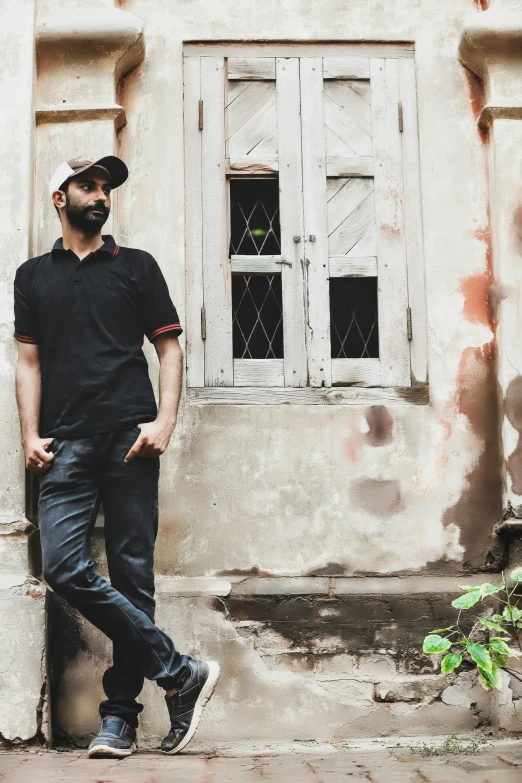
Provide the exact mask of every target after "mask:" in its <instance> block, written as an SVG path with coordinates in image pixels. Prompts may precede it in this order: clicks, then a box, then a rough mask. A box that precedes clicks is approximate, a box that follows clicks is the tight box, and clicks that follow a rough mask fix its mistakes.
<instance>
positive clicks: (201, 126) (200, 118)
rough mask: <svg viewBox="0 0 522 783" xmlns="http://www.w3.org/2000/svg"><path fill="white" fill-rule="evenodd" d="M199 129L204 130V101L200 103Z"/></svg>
mask: <svg viewBox="0 0 522 783" xmlns="http://www.w3.org/2000/svg"><path fill="white" fill-rule="evenodd" d="M198 128H199V130H203V101H198Z"/></svg>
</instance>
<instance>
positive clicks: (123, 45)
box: [0, 0, 144, 747]
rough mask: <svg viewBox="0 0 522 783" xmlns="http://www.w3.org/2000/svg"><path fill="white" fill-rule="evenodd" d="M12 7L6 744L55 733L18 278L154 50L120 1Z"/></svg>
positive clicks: (1, 427)
mask: <svg viewBox="0 0 522 783" xmlns="http://www.w3.org/2000/svg"><path fill="white" fill-rule="evenodd" d="M0 12H1V17H2V26H1V29H0V38H1V46H2V51H3V54H4V61H5V63H8V66H6V67H5V68H4V72H3V74H2V80H1V81H0V103H1V105H2V112H3V116H2V119H3V127H4V129H5V133H4V135H3V144H2V148H1V149H0V162H1V164H2V166H1V169H2V177H1V178H0V190H1V191H2V199H1V200H2V210H1V211H0V236H1V240H2V260H1V262H0V263H1V264H2V266H3V274H2V275H1V278H0V280H1V286H2V304H3V307H2V316H3V317H2V321H1V327H0V340H1V343H2V351H1V352H0V368H1V373H2V376H3V378H2V383H0V410H1V411H2V416H1V417H0V440H1V442H2V449H1V451H0V470H1V475H2V489H1V491H0V628H1V634H0V637H1V638H0V704H1V705H2V709H1V713H0V747H3V746H9V745H10V744H19V743H26V742H32V743H42V742H45V741H49V740H50V731H49V723H50V720H49V711H48V688H47V677H46V636H45V635H46V622H45V599H46V590H45V587H44V585H43V584H41V583H40V582H39V581H38V580H37V579H36V578H35V577H34V575H33V573H34V569H33V568H32V564H31V562H30V553H29V537H30V536H31V535H33V534H34V531H35V529H34V526H33V525H32V524H31V523H30V522H29V521H28V520H27V519H26V518H25V516H24V512H25V471H24V460H23V450H22V446H21V442H20V431H19V422H18V415H17V409H16V400H15V388H14V376H15V367H16V345H15V341H14V339H13V292H12V287H13V279H14V275H15V272H16V269H17V267H18V266H19V265H20V264H21V263H23V262H24V261H25V260H26V259H27V258H29V257H31V256H34V255H38V254H39V253H42V252H45V251H46V250H48V249H49V247H50V244H51V243H52V241H53V240H54V239H55V238H56V236H58V235H59V234H60V226H59V222H58V221H57V218H56V215H55V213H54V210H53V208H52V204H51V200H50V198H49V193H48V189H47V183H48V181H49V177H50V175H51V173H52V171H53V170H54V168H55V167H56V165H57V164H58V163H59V162H60V161H62V160H66V159H67V158H70V157H73V156H75V155H78V154H85V155H93V156H97V155H99V156H100V157H101V156H102V155H106V154H108V153H111V152H114V151H115V150H116V130H117V129H118V127H120V126H121V125H122V124H123V123H124V122H125V112H124V109H123V107H121V106H118V105H117V103H116V89H117V83H118V80H119V79H120V78H121V76H123V75H124V74H125V73H126V72H127V71H129V70H130V69H131V68H133V67H134V66H135V65H137V64H138V63H139V62H141V60H142V59H143V56H144V46H143V32H142V24H141V21H140V20H139V19H138V18H137V17H135V16H133V15H132V14H129V13H127V12H125V11H121V10H120V9H118V8H115V7H114V3H113V0H93V1H92V3H91V5H90V6H88V5H87V3H84V4H83V5H82V7H81V8H79V7H77V5H76V4H75V3H74V2H71V3H69V2H68V0H61V2H59V3H58V2H57V3H56V11H54V10H47V11H45V12H41V13H40V14H39V15H38V16H36V0H18V1H17V2H16V3H12V2H11V0H0ZM35 19H36V25H35ZM35 28H36V29H35ZM35 42H36V46H35ZM35 49H36V58H37V65H38V69H37V70H38V79H37V80H36V77H35V74H36V68H35ZM35 128H36V133H35ZM33 172H36V177H35V178H34V174H33ZM113 211H114V207H113ZM108 230H109V231H110V230H112V226H110V225H109V226H108ZM37 571H38V569H36V572H37Z"/></svg>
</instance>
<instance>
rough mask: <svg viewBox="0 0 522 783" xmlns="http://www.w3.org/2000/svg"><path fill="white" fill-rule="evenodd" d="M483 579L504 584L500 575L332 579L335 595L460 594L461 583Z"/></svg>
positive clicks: (479, 582)
mask: <svg viewBox="0 0 522 783" xmlns="http://www.w3.org/2000/svg"><path fill="white" fill-rule="evenodd" d="M483 582H491V583H493V584H497V583H498V584H500V583H501V577H500V575H499V574H478V575H473V576H405V577H402V576H390V577H382V578H381V577H373V576H372V577H355V578H353V579H350V578H349V577H348V578H345V577H341V578H339V579H332V580H331V587H332V589H333V592H334V594H335V595H383V594H385V595H406V594H409V595H417V594H419V593H434V594H437V593H457V594H459V593H460V592H461V590H460V585H471V586H474V585H480V584H482V583H483Z"/></svg>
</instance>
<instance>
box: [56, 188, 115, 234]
mask: <svg viewBox="0 0 522 783" xmlns="http://www.w3.org/2000/svg"><path fill="white" fill-rule="evenodd" d="M94 209H96V210H99V212H101V213H102V214H98V213H97V212H93V210H94ZM110 212H111V210H110V208H109V207H106V206H105V205H104V204H96V205H94V204H90V205H89V206H88V207H80V206H79V205H78V204H75V203H74V202H73V201H70V200H69V196H68V195H67V194H66V198H65V214H66V215H67V218H68V220H69V223H70V224H71V226H74V227H75V228H77V229H79V230H80V231H83V232H84V233H85V234H97V233H98V232H99V230H100V229H101V227H102V226H103V224H104V223H106V222H107V218H108V217H109V215H110Z"/></svg>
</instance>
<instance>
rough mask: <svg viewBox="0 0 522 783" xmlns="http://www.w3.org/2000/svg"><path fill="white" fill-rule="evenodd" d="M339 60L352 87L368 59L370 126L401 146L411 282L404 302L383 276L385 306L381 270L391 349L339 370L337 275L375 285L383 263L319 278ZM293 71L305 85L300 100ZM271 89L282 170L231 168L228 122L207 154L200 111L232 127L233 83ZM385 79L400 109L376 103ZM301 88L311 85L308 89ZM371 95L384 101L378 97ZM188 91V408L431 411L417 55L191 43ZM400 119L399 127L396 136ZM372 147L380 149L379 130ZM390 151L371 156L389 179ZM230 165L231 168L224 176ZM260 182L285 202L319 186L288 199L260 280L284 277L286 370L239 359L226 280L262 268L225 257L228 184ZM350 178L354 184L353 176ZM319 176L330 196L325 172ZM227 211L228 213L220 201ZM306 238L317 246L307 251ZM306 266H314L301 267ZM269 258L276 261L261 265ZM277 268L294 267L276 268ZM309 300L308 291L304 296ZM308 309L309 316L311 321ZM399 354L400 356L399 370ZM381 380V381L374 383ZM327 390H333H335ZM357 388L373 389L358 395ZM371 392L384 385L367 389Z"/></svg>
mask: <svg viewBox="0 0 522 783" xmlns="http://www.w3.org/2000/svg"><path fill="white" fill-rule="evenodd" d="M226 58H228V76H227V73H226V70H225V68H226ZM288 58H289V59H288ZM345 58H353V59H351V63H348V64H350V65H351V66H353V67H352V68H351V69H349V73H348V75H349V76H350V75H351V77H352V78H353V73H352V72H353V70H354V68H355V70H357V58H362V59H361V60H360V61H359V64H360V65H361V68H362V71H361V73H362V74H363V75H362V76H360V77H358V78H364V67H365V66H364V62H365V61H366V62H368V58H370V59H369V63H370V69H371V77H372V78H371V81H370V84H371V86H372V119H373V122H374V123H375V122H376V114H377V115H378V116H377V122H378V123H380V127H381V133H382V134H389V133H390V132H393V134H394V139H393V144H394V145H395V147H394V149H395V159H396V162H398V163H399V164H400V168H402V172H401V174H402V176H401V181H400V185H401V187H402V190H403V194H402V198H401V203H403V204H404V211H405V213H406V216H407V217H406V219H405V220H403V226H404V236H403V239H402V241H403V243H404V251H403V256H402V263H403V264H405V273H404V276H403V277H404V284H403V286H402V290H400V291H398V292H397V287H396V285H395V280H394V275H396V271H395V270H394V268H393V264H392V268H391V269H388V270H387V271H388V281H390V280H391V281H392V283H393V286H392V288H393V295H392V296H391V297H390V290H387V291H386V300H384V299H383V290H385V289H386V288H387V286H386V279H385V278H386V275H385V271H386V270H384V269H383V270H382V271H381V270H379V334H380V335H381V332H382V333H383V341H382V342H381V346H380V353H381V356H380V358H379V359H376V360H368V359H362V360H357V359H333V360H332V359H331V356H330V353H331V351H330V335H329V327H330V323H329V322H330V313H329V309H328V308H329V305H328V301H329V298H328V288H329V281H330V277H344V276H352V275H354V274H356V275H357V276H359V275H361V274H362V275H363V276H366V275H368V276H372V274H373V275H374V274H375V258H373V259H372V258H368V259H354V260H350V259H349V258H348V259H347V258H345V257H339V258H337V257H336V258H330V259H329V268H326V269H325V270H323V269H322V268H321V267H323V266H324V265H319V264H317V263H316V264H314V263H313V256H314V254H315V256H320V255H321V253H322V254H323V257H324V254H326V257H328V245H327V242H328V237H327V234H326V225H327V222H326V221H327V218H326V194H325V193H323V189H324V188H323V186H322V184H321V182H320V180H319V179H318V177H317V171H311V170H307V162H308V163H309V162H310V161H311V160H319V162H320V166H319V168H321V163H322V165H324V167H325V169H326V167H327V165H328V166H330V168H332V167H334V166H335V161H334V160H332V159H330V161H329V163H328V162H327V160H326V156H325V152H324V130H323V128H324V125H322V122H323V120H322V105H321V104H322V92H323V79H327V78H334V77H335V78H343V66H346V65H347V60H346V59H345ZM231 61H232V62H231ZM318 65H320V68H318ZM296 68H297V70H298V71H299V74H298V81H299V82H300V84H301V88H300V90H299V91H298V92H297V94H296V91H295V83H296V72H295V71H296ZM344 73H346V71H345V72H344ZM274 77H275V78H276V79H277V82H276V83H277V90H276V106H277V122H278V124H279V125H280V126H281V127H283V126H284V129H285V132H284V133H279V134H278V150H277V152H278V158H275V159H274V157H273V156H272V157H271V156H265V158H264V159H263V161H255V162H256V164H257V165H255V166H253V165H252V161H249V160H248V159H239V158H237V159H234V160H232V159H231V158H229V159H226V157H225V147H226V138H225V136H226V133H225V123H224V122H222V123H215V124H214V126H213V127H212V129H211V133H210V136H211V143H210V144H209V143H207V142H206V138H205V137H206V135H207V137H208V135H209V134H208V133H207V134H205V132H203V133H202V132H201V130H199V131H198V126H199V124H200V121H201V114H200V104H199V101H203V104H202V105H203V117H204V120H203V121H204V123H206V122H207V118H208V117H209V116H212V114H214V116H221V117H224V116H225V107H226V84H227V82H228V79H231V78H234V79H241V78H248V79H256V78H259V79H266V78H269V79H270V78H271V79H274ZM346 78H348V76H346ZM366 78H367V77H366ZM386 79H388V80H391V82H392V84H391V87H392V89H391V93H392V97H390V98H389V99H387V100H386V101H382V98H381V101H380V102H379V87H380V85H379V80H380V81H381V82H382V80H384V81H385V80H386ZM303 85H306V87H305V88H303ZM375 85H377V92H376V96H377V97H375V96H374V94H373V92H374V86H375ZM184 89H185V99H184V131H185V172H186V202H185V204H186V206H185V218H186V265H187V266H186V280H187V286H186V302H187V310H186V324H187V329H186V335H187V336H186V339H187V350H186V355H187V376H186V377H187V397H188V399H189V400H192V401H194V402H195V403H198V404H202V403H203V404H205V403H206V404H219V403H234V404H251V403H262V404H280V403H281V402H284V403H292V402H295V403H296V404H303V403H312V404H324V403H328V404H331V403H334V404H353V403H356V404H357V403H360V404H375V403H389V402H391V401H394V402H399V403H403V404H410V403H413V404H419V403H420V404H425V403H426V402H427V401H428V388H427V366H426V365H427V345H426V312H425V291H424V261H423V240H422V218H421V203H420V174H419V148H418V133H417V107H416V85H415V61H414V47H413V45H411V44H397V45H395V44H375V45H374V44H324V45H306V44H295V45H287V44H264V45H258V44H244V45H241V44H239V45H238V44H234V43H230V44H226V43H224V44H218V45H216V44H210V43H209V44H187V45H186V46H185V49H184ZM385 89H386V90H387V92H385V91H384V90H383V89H381V90H380V96H384V95H389V94H390V86H389V85H386V88H385ZM302 106H303V108H304V111H303V112H302V117H301V111H302ZM399 107H400V108H399ZM398 113H400V115H401V116H400V123H401V124H402V127H399V122H398ZM203 127H204V128H205V125H204V126H203ZM372 131H373V126H372ZM321 134H322V136H323V139H322V142H321ZM372 136H373V138H374V139H375V134H374V133H373V132H372ZM296 139H298V140H299V141H298V143H296ZM301 142H302V144H303V146H305V145H307V144H309V145H310V144H311V145H312V147H313V149H312V150H311V151H310V150H309V151H308V153H306V151H304V149H303V154H301V149H300V145H301ZM321 143H322V145H323V148H322V149H321ZM377 144H378V142H377ZM388 153H389V145H388V148H387V149H385V150H384V152H382V153H381V158H380V159H379V150H375V149H374V158H375V165H378V166H380V167H381V168H382V165H386V157H387V155H388ZM218 158H219V159H218ZM223 160H226V166H223V165H222V162H223ZM260 165H261V167H262V170H260ZM357 165H359V166H362V167H364V165H365V163H364V161H363V160H362V159H361V160H359V161H358V162H357ZM357 165H356V168H357ZM308 169H310V166H308ZM263 171H264V173H265V175H266V174H270V173H277V174H278V176H279V179H280V188H281V194H286V193H294V194H295V193H296V192H297V193H300V192H303V181H308V182H311V181H313V182H314V183H315V184H314V186H313V187H312V186H310V185H309V186H308V187H306V186H305V187H304V194H303V198H302V199H293V201H292V203H291V202H290V199H288V198H284V195H283V197H282V198H281V200H280V222H281V245H282V246H281V258H276V257H274V258H272V259H271V260H270V261H271V263H270V269H268V267H267V266H266V263H265V264H264V268H263V272H266V273H269V274H270V273H272V272H275V271H276V269H277V272H278V273H280V274H281V279H282V288H283V324H284V327H285V328H284V359H283V360H270V359H261V360H254V359H247V360H237V359H236V360H234V359H232V336H231V324H232V322H231V320H230V318H229V313H230V280H231V274H232V273H233V272H245V273H246V272H247V271H250V270H252V268H255V266H256V262H255V258H256V257H255V256H251V257H248V258H246V257H245V258H243V257H232V258H231V259H230V258H229V256H228V240H229V203H228V190H229V188H228V186H227V177H228V176H230V175H233V176H234V177H236V176H252V175H256V174H258V175H262V174H263ZM396 172H397V169H395V170H394V169H393V167H392V169H391V171H390V175H389V177H390V181H392V182H393V181H395V182H396V177H397V173H396ZM341 173H342V172H341ZM352 173H353V174H354V175H355V174H356V173H357V172H356V171H354V172H352ZM203 175H204V177H205V183H206V184H207V183H209V181H210V180H211V185H210V186H209V187H206V188H205V187H203V188H202V186H201V183H202V176H203ZM209 177H210V180H209ZM322 177H323V179H322V182H323V183H324V185H326V176H325V170H324V169H323V173H322ZM394 177H395V180H394V179H393V178H394ZM384 185H386V183H384ZM380 190H381V193H380V195H379V194H376V199H378V198H381V203H380V205H379V206H378V207H377V210H378V211H377V221H380V222H381V223H385V222H386V220H385V218H386V207H387V204H386V200H385V199H383V191H384V188H383V187H382V184H381V188H380ZM205 191H206V192H205ZM216 192H221V194H222V197H221V199H220V200H219V199H216V197H215V194H216ZM219 201H220V202H221V203H217V202H219ZM296 202H297V203H298V204H301V205H302V208H301V209H299V208H296ZM320 214H322V215H324V221H323V225H322V226H321V225H318V221H317V220H315V218H314V217H312V216H317V215H320ZM383 218H384V220H383ZM319 223H321V221H319ZM203 224H205V226H206V227H207V228H209V226H210V229H209V230H207V231H206V234H207V236H209V235H212V231H214V236H216V235H219V236H220V237H221V239H220V242H219V243H216V242H214V243H210V245H209V243H208V241H207V242H205V236H204V235H205V232H204V231H203ZM380 234H381V236H380V239H379V240H378V241H381V242H383V241H386V236H383V235H382V234H383V232H380ZM311 236H313V237H314V241H309V238H310V237H311ZM294 237H301V242H295V241H294ZM301 243H302V244H301ZM380 252H382V251H380ZM384 252H386V254H387V255H386V258H387V260H388V259H390V257H391V258H392V260H393V257H394V255H393V248H392V250H391V251H390V249H389V248H386V250H385V251H384ZM390 253H391V254H390ZM303 256H304V257H305V259H308V260H309V263H306V261H305V263H304V264H303V263H301V261H302V260H303ZM310 257H312V262H311V263H310ZM264 258H265V259H266V260H267V261H268V258H267V257H264ZM262 260H263V256H260V257H259V261H262ZM281 261H283V262H285V261H287V262H289V263H288V264H285V263H284V264H281V263H280V262H281ZM363 261H364V262H365V263H362V262H363ZM290 264H291V265H290ZM272 267H273V269H272ZM356 267H357V268H356ZM260 271H261V269H260ZM303 272H304V274H303ZM227 278H228V281H229V285H228V286H227ZM209 290H210V291H211V292H212V307H211V308H210V309H211V312H210V313H209V309H208V307H207V306H206V304H205V292H207V297H208V291H209ZM310 291H313V292H314V293H313V294H312V295H311V296H310V295H309V294H308V295H306V292H310ZM227 298H228V301H227ZM384 301H387V303H391V305H392V306H391V307H390V309H389V310H388V311H386V310H385V309H383V308H384ZM303 302H304V303H305V310H306V312H304V318H303ZM387 306H388V305H387ZM325 310H326V314H325ZM300 312H301V314H300ZM296 313H297V316H295V314H296ZM198 316H199V317H198ZM209 316H210V317H209ZM408 316H409V324H408V323H407V319H408ZM229 320H230V324H228V321H229ZM410 325H411V327H412V330H411V339H409V340H408V339H407V336H406V340H407V342H406V343H405V340H404V335H407V329H408V327H409V326H410ZM216 327H217V328H216ZM227 328H228V331H227ZM399 328H400V329H402V333H403V339H402V340H397V329H399ZM205 332H206V333H205ZM202 337H203V338H204V339H202ZM225 343H228V344H227V345H225ZM398 344H400V346H401V347H402V350H401V351H399V361H398V359H397V356H398V354H397V345H398ZM383 345H384V348H385V350H384V351H383ZM404 346H406V351H405V350H404ZM383 359H384V363H383ZM360 362H364V363H365V365H364V368H365V369H364V371H362V369H361V367H360V366H359V367H358V363H360ZM270 363H272V365H273V366H270ZM243 365H244V366H243ZM276 365H277V366H276ZM378 365H381V368H378ZM283 366H284V369H283ZM377 372H379V374H380V375H381V376H382V377H378V376H377ZM364 373H366V377H365V374H364ZM406 373H407V375H406ZM410 378H411V383H410ZM354 379H355V383H354V385H351V386H348V385H343V386H337V385H335V384H336V383H340V382H344V383H352V382H353V381H354ZM332 381H333V384H334V385H331V384H332ZM361 383H363V384H365V385H358V384H361ZM375 383H379V384H380V385H373V384H375ZM231 384H234V385H231ZM283 384H285V385H283ZM366 384H367V385H366Z"/></svg>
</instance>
